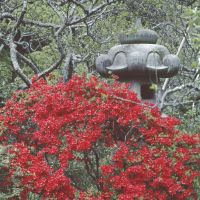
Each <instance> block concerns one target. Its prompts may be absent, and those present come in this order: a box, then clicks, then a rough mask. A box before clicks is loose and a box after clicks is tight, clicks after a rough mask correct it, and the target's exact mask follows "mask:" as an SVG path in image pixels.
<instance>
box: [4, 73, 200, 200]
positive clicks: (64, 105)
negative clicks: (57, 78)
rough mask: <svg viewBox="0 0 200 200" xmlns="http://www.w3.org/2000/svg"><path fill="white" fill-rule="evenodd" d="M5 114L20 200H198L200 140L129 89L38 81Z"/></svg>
mask: <svg viewBox="0 0 200 200" xmlns="http://www.w3.org/2000/svg"><path fill="white" fill-rule="evenodd" d="M0 111H1V112H0V141H1V144H2V145H4V147H7V149H8V152H9V154H10V155H11V156H12V159H11V161H10V165H9V177H10V180H12V182H13V184H15V186H16V187H18V188H19V189H20V191H21V193H20V195H21V199H24V200H25V199H27V198H28V194H29V193H30V192H32V193H34V194H37V195H38V196H39V197H41V198H42V199H58V200H62V199H63V200H66V199H113V200H114V199H120V200H128V199H130V200H133V199H145V200H146V199H149V200H152V199H158V200H162V199H170V200H171V199H187V198H189V197H192V198H193V199H195V198H197V197H196V196H195V192H194V189H193V186H192V185H193V181H194V179H195V177H196V176H197V172H195V170H194V169H193V167H192V166H193V165H194V163H195V162H197V161H196V160H195V156H194V155H195V154H196V153H198V149H197V145H198V143H199V140H198V137H197V136H195V135H193V136H190V135H188V134H184V133H182V132H180V131H179V130H177V129H175V126H176V125H178V124H179V123H180V122H179V121H178V120H177V119H175V118H172V117H165V118H163V117H161V113H160V111H159V109H157V108H155V107H154V108H153V107H150V106H148V105H144V104H142V103H141V102H140V100H138V99H137V97H136V95H135V93H133V92H130V91H129V90H128V86H127V85H123V84H119V83H114V84H112V85H108V84H106V83H104V82H102V81H100V80H98V79H97V78H96V77H91V78H90V79H87V78H86V77H74V78H73V79H71V80H70V81H69V82H68V83H67V84H66V85H64V84H61V83H60V84H58V85H56V86H52V85H48V84H47V83H46V82H44V81H42V80H41V81H39V82H37V83H35V84H33V85H32V87H31V88H30V89H29V90H28V91H19V92H17V93H16V94H15V95H14V96H13V98H12V99H11V100H10V101H8V102H7V104H6V106H5V107H4V108H2V109H1V110H0ZM10 180H8V181H10Z"/></svg>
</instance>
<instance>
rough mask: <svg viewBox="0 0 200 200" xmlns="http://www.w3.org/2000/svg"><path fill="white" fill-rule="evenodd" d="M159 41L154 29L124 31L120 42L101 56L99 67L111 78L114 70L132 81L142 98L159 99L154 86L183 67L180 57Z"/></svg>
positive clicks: (97, 60) (123, 78) (101, 71)
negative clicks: (158, 42)
mask: <svg viewBox="0 0 200 200" xmlns="http://www.w3.org/2000/svg"><path fill="white" fill-rule="evenodd" d="M157 40H158V34H157V33H156V32H155V31H153V30H150V29H144V28H140V29H138V30H137V31H136V32H134V33H131V34H122V35H120V36H119V41H120V45H116V46H114V47H112V48H111V49H110V50H109V51H108V54H101V55H100V56H99V57H97V59H96V69H97V71H98V72H99V73H100V74H101V75H102V76H104V77H109V74H110V73H109V71H111V72H112V73H113V74H115V75H117V76H118V77H119V80H120V81H124V82H127V81H130V82H132V89H133V90H134V91H135V92H136V93H137V94H138V97H139V98H140V99H142V100H147V101H150V102H155V100H156V94H155V90H152V89H151V87H150V86H151V85H152V84H153V83H155V84H159V79H160V78H170V77H172V76H175V75H176V74H177V73H178V70H179V69H180V60H179V58H178V56H176V55H174V54H170V52H169V50H168V49H167V48H166V47H164V46H162V45H159V44H156V43H157Z"/></svg>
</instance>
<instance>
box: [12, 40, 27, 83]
mask: <svg viewBox="0 0 200 200" xmlns="http://www.w3.org/2000/svg"><path fill="white" fill-rule="evenodd" d="M10 57H11V61H12V64H13V67H14V70H15V71H16V73H17V74H18V75H19V77H20V78H21V79H22V80H23V81H24V82H25V83H26V85H27V86H28V87H30V86H31V80H29V78H28V77H27V76H26V75H25V74H24V73H23V71H22V70H21V68H20V66H19V63H18V61H17V55H16V44H15V43H14V42H13V38H12V39H11V40H10Z"/></svg>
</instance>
